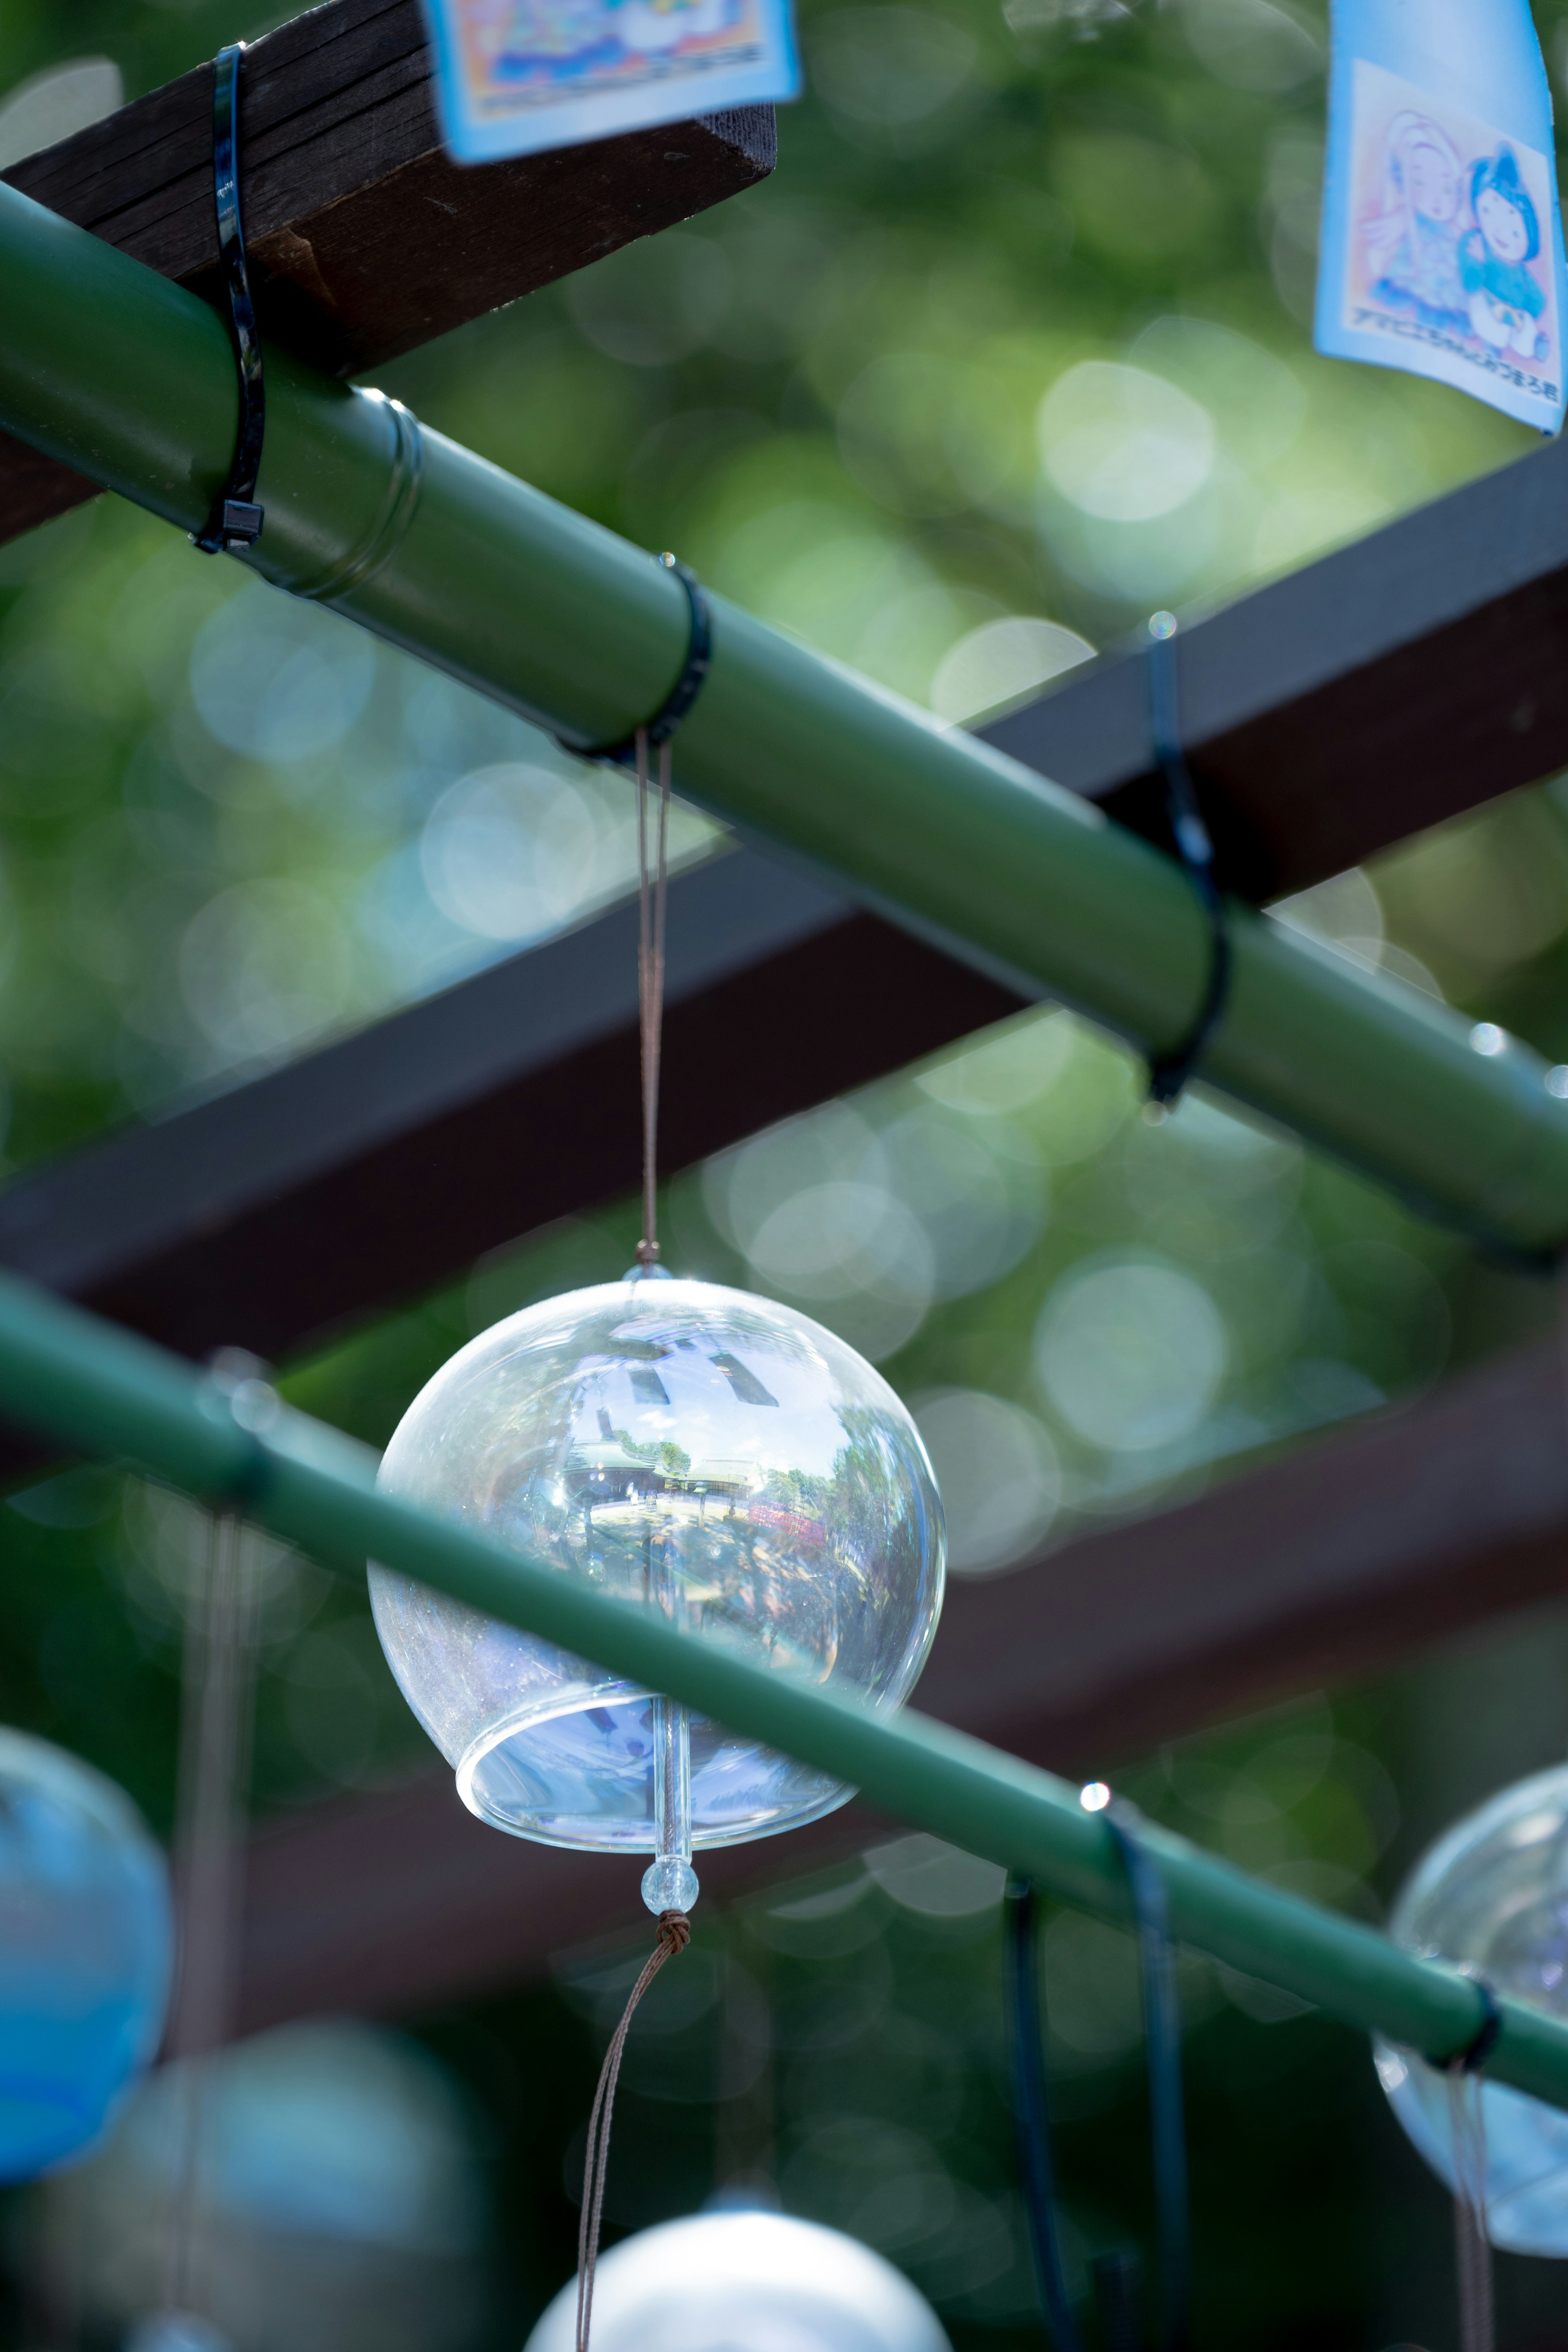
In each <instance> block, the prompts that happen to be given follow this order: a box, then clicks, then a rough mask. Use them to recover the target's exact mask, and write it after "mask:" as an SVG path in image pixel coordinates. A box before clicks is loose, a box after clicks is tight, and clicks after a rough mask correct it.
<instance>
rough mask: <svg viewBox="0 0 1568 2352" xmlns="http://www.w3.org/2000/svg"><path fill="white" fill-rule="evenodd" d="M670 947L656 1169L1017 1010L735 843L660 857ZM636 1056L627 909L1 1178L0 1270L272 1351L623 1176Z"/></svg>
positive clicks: (130, 1319) (629, 1175) (630, 1156)
mask: <svg viewBox="0 0 1568 2352" xmlns="http://www.w3.org/2000/svg"><path fill="white" fill-rule="evenodd" d="M669 941H670V946H669V958H668V970H667V982H666V1016H665V1034H666V1044H667V1051H666V1054H665V1071H666V1076H665V1080H664V1086H663V1092H662V1098H661V1105H660V1151H661V1159H662V1164H663V1165H664V1167H665V1168H666V1169H667V1170H668V1171H675V1170H677V1169H679V1168H682V1167H687V1166H689V1165H691V1164H692V1163H693V1162H694V1161H697V1160H702V1159H705V1158H706V1157H707V1156H708V1155H709V1154H710V1152H713V1151H717V1150H721V1149H722V1147H723V1146H724V1145H726V1144H730V1143H735V1142H739V1141H740V1140H742V1139H743V1138H744V1137H745V1136H747V1135H751V1134H754V1133H755V1132H756V1131H757V1130H758V1129H760V1128H763V1127H767V1126H769V1125H771V1124H772V1122H773V1120H775V1119H778V1118H785V1117H787V1116H788V1115H789V1114H790V1113H791V1112H794V1111H797V1110H804V1109H807V1108H811V1107H812V1106H814V1105H816V1104H817V1103H820V1102H824V1101H826V1100H828V1099H829V1098H830V1097H833V1096H835V1095H838V1094H842V1093H845V1092H846V1091H847V1090H848V1089H849V1088H851V1087H858V1086H862V1085H864V1084H866V1083H868V1081H869V1080H870V1079H872V1078H875V1077H880V1076H884V1075H885V1074H886V1073H887V1072H889V1071H890V1070H896V1069H901V1068H903V1067H904V1066H907V1065H908V1064H909V1063H910V1062H911V1061H916V1060H918V1059H919V1058H920V1057H921V1055H924V1054H929V1053H934V1052H936V1051H937V1050H938V1049H939V1048H940V1047H941V1046H942V1045H951V1044H952V1043H954V1042H955V1041H956V1040H957V1039H958V1038H960V1037H963V1036H965V1035H967V1034H969V1033H970V1032H972V1031H973V1030H974V1029H976V1028H979V1027H981V1026H983V1025H984V1024H987V1023H989V1022H992V1021H996V1020H1000V1019H1002V1018H1003V1017H1004V1016H1005V1014H1007V1013H1013V1012H1016V1011H1017V1010H1018V1007H1019V1003H1020V1000H1019V999H1018V998H1017V997H1016V996H1013V995H1010V994H1009V993H1008V992H1006V991H1005V989H1003V988H1001V987H999V986H997V985H996V984H995V983H994V982H992V981H990V980H987V979H984V978H983V977H982V976H981V975H979V974H978V973H976V972H973V971H971V970H970V969H969V968H968V966H967V965H963V964H959V963H955V962H954V961H952V960H951V959H950V958H948V957H947V956H944V955H942V954H941V953H940V952H939V951H938V950H935V949H933V948H930V947H927V946H926V945H924V944H923V943H922V942H921V941H920V940H915V939H912V938H910V936H909V934H907V933H906V932H902V931H899V930H896V929H894V928H893V927H892V925H890V924H889V923H885V922H882V921H881V920H880V919H878V918H877V917H875V916H872V915H868V914H863V913H861V912H860V911H859V910H858V909H857V908H853V907H851V906H849V905H847V903H846V902H845V901H844V900H843V899H840V898H836V897H834V896H833V895H832V894H831V893H829V892H828V891H826V890H824V889H823V888H822V887H820V886H819V885H817V884H816V883H812V882H808V881H806V880H805V879H804V878H803V877H799V876H797V875H795V874H794V873H792V872H790V871H788V870H786V869H783V868H780V867H778V866H773V864H771V863H770V862H769V861H768V860H766V859H764V858H763V857H761V856H757V855H756V854H755V853H754V852H748V851H738V852H734V853H732V854H731V855H729V856H723V857H720V858H717V859H714V860H713V861H712V862H711V863H710V864H709V865H706V866H701V867H700V868H698V869H697V870H696V871H695V872H693V873H689V874H686V875H679V876H678V877H676V879H675V881H674V882H673V883H672V884H671V887H670V908H669ZM637 1066H638V1065H637V909H636V907H635V905H630V904H628V905H623V906H619V907H616V908H611V909H610V910H609V911H608V912H607V913H606V914H605V915H602V916H600V917H599V918H597V919H595V921H593V922H591V923H587V924H584V926H583V927H582V929H579V930H576V931H574V932H570V933H568V934H567V935H566V936H565V937H564V938H562V939H558V940H549V941H546V942H545V943H544V944H543V945H542V946H541V947H538V948H535V949H533V950H530V951H529V952H528V953H526V954H523V955H520V956H515V957H513V958H511V959H510V960H509V961H507V962H505V963H502V964H500V965H497V966H494V967H492V968H491V969H490V970H489V971H485V972H481V973H479V975H478V976H477V977H476V978H474V979H472V980H469V981H466V982H462V983H461V984H460V985H459V986H458V987H456V988H452V989H448V990H447V991H446V992H443V993H442V994H440V995H438V996H435V997H431V998H428V999H426V1001H425V1002H424V1003H419V1004H415V1005H411V1006H409V1007H408V1008H407V1009H406V1010H405V1011H404V1012H402V1013H395V1014H394V1015H393V1016H392V1017H391V1018H390V1019H388V1020H386V1021H384V1022H381V1023H379V1024H376V1025H375V1026H374V1027H373V1028H369V1029H365V1030H362V1031H361V1032H360V1033H359V1034H356V1035H354V1036H352V1037H347V1038H344V1039H342V1041H340V1042H339V1043H337V1044H334V1045H328V1046H325V1047H323V1048H322V1049H321V1051H320V1052H318V1053H315V1054H312V1055H306V1056H303V1057H302V1058H301V1059H300V1061H298V1062H295V1063H292V1064H290V1065H289V1066H286V1067H285V1068H282V1069H279V1070H275V1071H272V1072H270V1073H269V1074H268V1076H264V1077H260V1078H257V1079H255V1080H253V1081H252V1082H251V1083H250V1084H249V1085H248V1086H246V1087H237V1088H236V1089H235V1090H234V1091H233V1092H232V1093H229V1094H226V1095H221V1096H218V1097H216V1099H214V1100H212V1101H209V1102H205V1103H201V1104H198V1105H197V1106H195V1108H192V1109H189V1110H186V1111H184V1112H181V1113H179V1114H177V1115H174V1116H172V1117H170V1118H163V1119H161V1120H158V1121H156V1122H155V1123H153V1124H152V1125H150V1126H147V1127H142V1128H133V1129H127V1130H126V1131H124V1132H123V1133H121V1134H120V1135H115V1136H110V1138H108V1139H106V1140H105V1141H103V1142H102V1143H100V1144H96V1145H93V1146H91V1147H89V1149H87V1150H83V1151H81V1152H79V1153H76V1154H74V1155H73V1156H72V1157H71V1158H69V1159H68V1160H62V1161H60V1162H58V1164H56V1165H54V1166H51V1167H48V1168H45V1169H41V1170H39V1171H37V1173H36V1174H32V1175H28V1176H26V1177H24V1178H22V1179H20V1180H19V1181H16V1182H15V1183H13V1184H11V1185H10V1186H8V1187H7V1188H6V1190H5V1192H4V1193H0V1265H8V1266H10V1267H12V1268H13V1269H14V1270H15V1271H16V1272H17V1273H21V1274H26V1275H27V1276H30V1277H31V1278H32V1279H33V1280H35V1281H37V1282H41V1283H44V1284H46V1285H47V1286H48V1287H49V1288H51V1289H54V1290H58V1291H60V1292H62V1293H63V1294H64V1295H65V1296H67V1297H72V1298H77V1299H79V1300H81V1301H82V1303H83V1304H84V1305H89V1306H91V1307H94V1308H95V1309H96V1310H97V1311H98V1312H99V1313H100V1314H104V1315H108V1316H110V1317H112V1318H114V1319H115V1320H116V1321H118V1322H121V1323H126V1324H129V1325H130V1326H131V1327H132V1328H133V1329H135V1330H140V1331H144V1332H146V1333H147V1334H148V1335H149V1336H150V1337H152V1338H154V1339H160V1340H162V1341H163V1343H164V1344H165V1345H167V1346H169V1347H173V1348H177V1349H181V1350H182V1351H183V1352H184V1354H186V1355H189V1356H195V1357H202V1356H205V1355H206V1354H207V1353H208V1352H209V1351H210V1350H211V1349H213V1348H215V1347H219V1346H230V1345H232V1346H238V1347H246V1348H249V1349H252V1350H253V1352H254V1353H256V1354H257V1355H259V1356H263V1357H266V1358H268V1360H273V1361H278V1360H282V1359H286V1358H288V1357H289V1356H291V1355H297V1354H298V1353H300V1351H301V1350H302V1349H306V1348H308V1347H309V1346H310V1345H311V1344H312V1343H313V1342H315V1341H317V1340H320V1339H322V1338H324V1337H325V1336H327V1335H328V1334H329V1333H330V1332H331V1331H332V1330H333V1329H335V1328H339V1327H341V1326H342V1325H344V1324H346V1323H350V1322H353V1320H354V1319H355V1318H361V1317H363V1316H366V1315H369V1314H372V1313H374V1312H378V1311H381V1310H383V1309H384V1308H387V1307H392V1306H394V1305H395V1304H396V1303H397V1302H398V1301H399V1300H402V1299H406V1298H410V1297H417V1296H418V1295H419V1294H420V1293H421V1292H424V1291H426V1290H428V1289H429V1288H430V1287H431V1286H433V1285H435V1284H437V1283H438V1282H440V1281H443V1280H445V1279H447V1278H448V1277H450V1276H454V1275H457V1274H458V1273H460V1272H461V1271H462V1269H463V1268H464V1267H466V1266H468V1265H471V1264H472V1263H473V1261H474V1260H475V1259H476V1258H477V1257H479V1256H480V1255H483V1253H484V1252H485V1251H487V1250H489V1249H494V1248H496V1247H498V1246H499V1245H500V1244H503V1243H506V1242H509V1241H511V1240H513V1239H514V1238H515V1237H516V1236H517V1235H518V1234H523V1233H527V1232H529V1231H531V1229H533V1228H534V1227H536V1226H539V1225H542V1224H544V1223H549V1222H550V1220H551V1219H552V1218H555V1217H560V1216H564V1215H566V1214H568V1213H571V1212H573V1211H574V1210H580V1209H590V1208H592V1207H594V1206H595V1204H596V1203H599V1202H607V1201H612V1200H616V1199H621V1198H624V1197H625V1196H626V1194H628V1193H630V1192H635V1190H636V1188H637V1182H638V1181H639V1174H640V1158H639V1153H640V1137H639V1129H638V1122H637V1117H636V1104H637V1090H638V1077H637ZM715 1069H721V1070H723V1071H724V1073H725V1083H724V1084H723V1086H721V1087H716V1086H714V1085H713V1083H712V1077H711V1073H712V1072H713V1071H714V1070H715ZM542 1139H547V1141H548V1148H540V1147H541V1141H542Z"/></svg>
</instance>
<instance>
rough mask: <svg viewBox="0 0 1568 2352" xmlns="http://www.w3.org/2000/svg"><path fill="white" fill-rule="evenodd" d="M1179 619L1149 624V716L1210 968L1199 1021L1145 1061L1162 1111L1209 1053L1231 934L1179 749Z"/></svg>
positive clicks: (1225, 985) (1221, 1006) (1221, 1008)
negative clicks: (1201, 915)
mask: <svg viewBox="0 0 1568 2352" xmlns="http://www.w3.org/2000/svg"><path fill="white" fill-rule="evenodd" d="M1175 641H1176V622H1175V616H1174V615H1173V614H1170V613H1156V614H1154V616H1153V618H1152V621H1151V622H1150V624H1149V715H1150V719H1151V722H1152V734H1153V739H1154V757H1155V759H1156V760H1157V761H1158V762H1159V766H1160V772H1161V774H1162V775H1163V778H1164V781H1165V814H1166V816H1167V817H1168V819H1169V820H1170V826H1171V837H1172V840H1173V843H1174V845H1175V850H1176V855H1177V856H1178V857H1179V858H1180V859H1181V861H1182V865H1183V866H1184V869H1185V872H1186V876H1187V879H1188V880H1189V882H1191V884H1192V886H1193V888H1194V891H1195V893H1196V894H1197V898H1198V900H1199V903H1200V904H1201V906H1202V907H1203V909H1204V912H1205V915H1206V916H1207V918H1208V926H1209V969H1208V980H1207V983H1206V985H1205V989H1204V993H1203V1001H1202V1003H1200V1004H1199V1006H1198V1010H1197V1015H1196V1018H1195V1019H1194V1022H1193V1024H1192V1026H1191V1027H1190V1028H1189V1029H1188V1031H1187V1033H1186V1034H1185V1035H1184V1037H1183V1038H1182V1039H1181V1040H1180V1042H1179V1043H1178V1044H1177V1045H1173V1046H1171V1047H1170V1048H1169V1049H1168V1050H1167V1051H1166V1052H1165V1053H1163V1054H1156V1055H1152V1057H1151V1059H1150V1063H1149V1100H1150V1101H1151V1102H1152V1103H1153V1104H1156V1105H1157V1106H1158V1107H1159V1108H1160V1109H1162V1110H1164V1109H1168V1108H1169V1107H1170V1106H1171V1104H1173V1102H1175V1101H1177V1100H1178V1099H1179V1097H1180V1096H1181V1094H1182V1091H1183V1089H1184V1087H1185V1086H1186V1084H1187V1081H1188V1079H1189V1078H1190V1077H1191V1076H1193V1073H1194V1070H1195V1069H1196V1068H1197V1066H1198V1064H1199V1062H1200V1061H1201V1060H1202V1058H1203V1056H1204V1055H1205V1053H1206V1052H1207V1050H1208V1044H1209V1040H1210V1038H1211V1037H1212V1036H1213V1034H1214V1032H1215V1028H1216V1026H1217V1025H1218V1024H1219V1021H1220V1019H1221V1017H1222V1016H1223V1014H1224V1012H1225V1008H1226V999H1227V998H1228V996H1229V994H1230V966H1231V954H1230V933H1229V931H1228V929H1226V919H1225V900H1224V899H1223V898H1221V896H1220V890H1219V885H1218V883H1217V882H1216V881H1215V871H1214V843H1213V841H1212V840H1211V838H1210V836H1209V829H1208V827H1207V825H1206V824H1205V823H1204V814H1203V811H1202V809H1201V808H1200V807H1199V805H1198V795H1197V790H1196V787H1195V786H1194V782H1193V778H1192V772H1191V770H1190V769H1189V768H1188V766H1187V757H1186V753H1185V751H1184V750H1183V748H1182V718H1181V682H1180V679H1179V677H1178V675H1177V669H1176V642H1175Z"/></svg>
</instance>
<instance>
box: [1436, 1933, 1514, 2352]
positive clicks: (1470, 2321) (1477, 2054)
mask: <svg viewBox="0 0 1568 2352" xmlns="http://www.w3.org/2000/svg"><path fill="white" fill-rule="evenodd" d="M1472 1981H1473V1983H1474V1985H1475V1988H1476V1990H1477V1991H1478V1992H1479V1994H1480V1996H1481V2000H1482V2003H1483V2006H1484V2011H1485V2013H1484V2015H1483V2016H1482V2019H1481V2022H1480V2027H1479V2032H1477V2034H1476V2037H1475V2039H1474V2041H1473V2042H1471V2043H1470V2044H1469V2046H1468V2049H1465V2050H1461V2051H1460V2053H1459V2054H1458V2057H1457V2058H1449V2059H1440V2058H1433V2059H1431V2060H1429V2061H1428V2063H1429V2064H1431V2065H1433V2066H1436V2067H1437V2068H1438V2069H1439V2071H1440V2072H1441V2073H1442V2074H1444V2075H1445V2076H1446V2077H1447V2085H1448V2122H1449V2126H1450V2129H1451V2130H1452V2133H1453V2137H1454V2268H1455V2273H1456V2278H1457V2284H1458V2296H1459V2352H1492V2347H1493V2343H1494V2341H1495V2326H1494V2315H1493V2309H1492V2245H1491V2238H1490V2235H1489V2231H1488V2228H1487V2119H1486V2109H1485V2106H1484V2105H1483V2100H1484V2097H1485V2084H1484V2083H1483V2081H1482V2072H1483V2069H1484V2068H1485V2066H1486V2063H1487V2060H1488V2059H1489V2057H1490V2056H1491V2054H1492V2052H1493V2051H1494V2050H1495V2049H1496V2048H1497V2044H1498V2037H1499V2035H1500V2033H1501V2032H1502V2012H1501V2011H1500V2009H1499V2008H1498V2005H1497V1996H1496V1994H1495V1993H1494V1992H1493V1990H1492V1989H1491V1987H1490V1985H1489V1984H1488V1983H1487V1981H1486V1979H1484V1978H1483V1977H1476V1978H1474V1979H1472Z"/></svg>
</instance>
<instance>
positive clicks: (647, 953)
mask: <svg viewBox="0 0 1568 2352" xmlns="http://www.w3.org/2000/svg"><path fill="white" fill-rule="evenodd" d="M669 767H670V751H669V741H668V738H666V740H664V741H663V742H662V743H661V744H660V745H659V747H658V785H657V790H658V844H657V848H656V851H655V856H654V865H653V870H652V873H651V875H650V872H649V866H648V839H647V836H648V801H649V799H650V797H651V795H652V793H653V791H654V789H655V787H654V786H652V785H651V784H650V782H649V780H648V769H647V728H646V727H639V728H638V729H637V1021H638V1026H639V1029H640V1031H641V1035H642V1239H641V1241H640V1242H638V1244H637V1264H638V1265H646V1266H651V1265H656V1264H657V1263H658V1225H657V1219H658V1200H657V1192H658V1063H659V1050H660V1045H661V1044H662V1040H663V1034H664V910H665V899H666V896H667V890H666V883H667V877H668V848H669Z"/></svg>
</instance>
